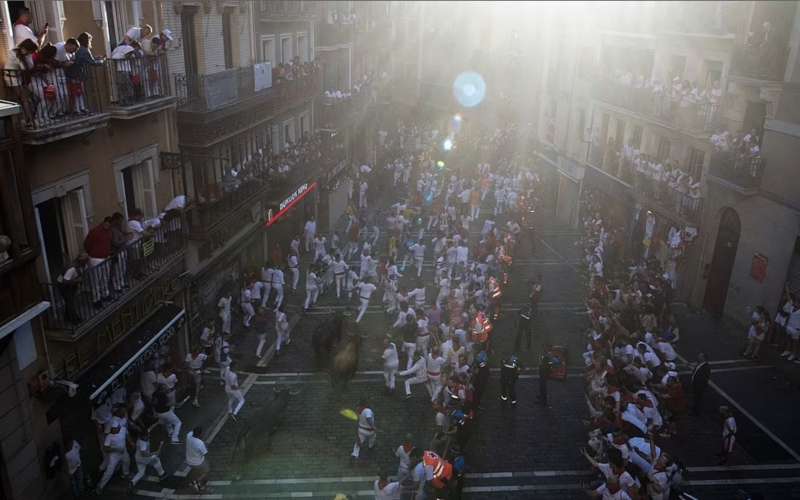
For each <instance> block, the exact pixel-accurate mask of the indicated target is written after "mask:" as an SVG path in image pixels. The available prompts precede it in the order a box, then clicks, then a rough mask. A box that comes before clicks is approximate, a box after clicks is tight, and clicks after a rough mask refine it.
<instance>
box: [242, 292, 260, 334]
mask: <svg viewBox="0 0 800 500" xmlns="http://www.w3.org/2000/svg"><path fill="white" fill-rule="evenodd" d="M252 300H253V296H252V294H251V293H250V287H244V288H243V289H242V294H241V297H240V299H239V305H240V306H241V308H242V314H243V321H242V322H243V324H244V327H245V328H250V322H251V321H252V320H253V316H255V315H256V312H255V310H254V309H253V304H252V302H251V301H252Z"/></svg>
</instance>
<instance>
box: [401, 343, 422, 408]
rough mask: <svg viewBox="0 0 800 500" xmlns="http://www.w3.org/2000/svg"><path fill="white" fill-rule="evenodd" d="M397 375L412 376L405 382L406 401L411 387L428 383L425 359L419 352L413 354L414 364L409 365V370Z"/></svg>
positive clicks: (409, 395)
mask: <svg viewBox="0 0 800 500" xmlns="http://www.w3.org/2000/svg"><path fill="white" fill-rule="evenodd" d="M398 375H402V376H403V377H407V376H408V375H412V377H411V378H408V379H406V381H405V386H406V399H410V398H411V386H412V385H416V384H424V383H425V382H427V381H428V372H427V366H426V364H425V358H423V357H422V354H421V353H419V352H416V353H414V364H413V365H411V368H409V369H408V370H403V371H401V372H400V373H399V374H398Z"/></svg>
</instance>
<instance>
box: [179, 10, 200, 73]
mask: <svg viewBox="0 0 800 500" xmlns="http://www.w3.org/2000/svg"><path fill="white" fill-rule="evenodd" d="M196 13H197V7H193V6H189V5H185V6H184V7H183V10H182V11H181V31H182V35H183V63H184V66H185V72H186V80H187V82H189V83H193V82H194V81H195V79H196V77H197V37H196V36H195V28H194V19H195V14H196Z"/></svg>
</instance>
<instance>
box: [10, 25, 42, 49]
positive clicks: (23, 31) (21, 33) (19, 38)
mask: <svg viewBox="0 0 800 500" xmlns="http://www.w3.org/2000/svg"><path fill="white" fill-rule="evenodd" d="M29 39H30V40H33V42H34V43H35V44H36V45H39V40H38V39H37V38H36V34H35V33H34V32H33V30H32V29H30V27H29V26H27V25H25V24H21V23H17V24H15V25H14V45H15V46H16V45H19V44H20V43H22V42H23V41H24V40H29Z"/></svg>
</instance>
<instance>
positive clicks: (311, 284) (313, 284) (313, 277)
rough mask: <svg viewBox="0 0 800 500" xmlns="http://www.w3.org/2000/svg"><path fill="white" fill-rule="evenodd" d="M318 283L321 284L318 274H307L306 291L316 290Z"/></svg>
mask: <svg viewBox="0 0 800 500" xmlns="http://www.w3.org/2000/svg"><path fill="white" fill-rule="evenodd" d="M318 282H319V278H317V273H315V272H314V271H309V273H308V274H306V289H307V290H316V289H317V284H318Z"/></svg>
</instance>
